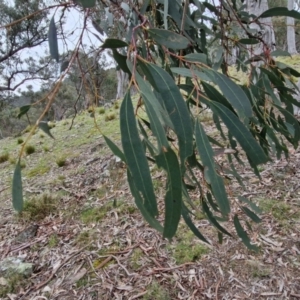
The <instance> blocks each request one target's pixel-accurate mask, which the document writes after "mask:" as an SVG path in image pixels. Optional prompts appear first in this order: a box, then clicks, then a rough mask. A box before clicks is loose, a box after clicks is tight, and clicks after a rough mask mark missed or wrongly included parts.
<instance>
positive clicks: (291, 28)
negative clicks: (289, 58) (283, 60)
mask: <svg viewBox="0 0 300 300" xmlns="http://www.w3.org/2000/svg"><path fill="white" fill-rule="evenodd" d="M287 7H288V9H289V10H292V9H293V8H294V0H288V3H287ZM286 25H287V35H286V38H287V48H288V52H289V53H290V54H296V53H298V52H297V49H296V36H295V20H294V18H291V17H287V18H286Z"/></svg>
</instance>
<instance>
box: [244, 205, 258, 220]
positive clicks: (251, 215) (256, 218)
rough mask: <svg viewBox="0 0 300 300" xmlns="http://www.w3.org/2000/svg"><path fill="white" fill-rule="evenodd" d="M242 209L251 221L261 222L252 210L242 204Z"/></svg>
mask: <svg viewBox="0 0 300 300" xmlns="http://www.w3.org/2000/svg"><path fill="white" fill-rule="evenodd" d="M242 210H243V211H244V213H245V214H246V215H247V216H248V217H249V218H250V219H251V220H252V221H253V222H255V223H260V222H261V218H260V217H259V216H257V215H256V214H255V213H254V212H253V211H252V210H250V209H249V208H248V207H247V206H242Z"/></svg>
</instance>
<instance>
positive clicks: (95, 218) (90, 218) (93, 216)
mask: <svg viewBox="0 0 300 300" xmlns="http://www.w3.org/2000/svg"><path fill="white" fill-rule="evenodd" d="M112 209H113V205H112V203H107V204H105V205H103V206H102V207H95V208H88V209H86V210H84V211H83V212H82V213H81V220H82V222H83V223H93V222H100V221H101V220H102V219H103V218H105V217H106V214H107V212H109V211H110V210H112Z"/></svg>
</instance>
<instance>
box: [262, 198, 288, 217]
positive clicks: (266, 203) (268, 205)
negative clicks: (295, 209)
mask: <svg viewBox="0 0 300 300" xmlns="http://www.w3.org/2000/svg"><path fill="white" fill-rule="evenodd" d="M259 207H260V208H261V209H262V210H263V211H264V212H267V213H271V214H272V215H273V217H274V218H275V219H277V220H286V219H288V217H289V215H291V213H292V211H291V210H292V208H291V206H290V205H289V204H287V203H285V202H283V201H278V200H274V199H260V200H259Z"/></svg>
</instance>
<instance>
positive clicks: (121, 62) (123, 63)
mask: <svg viewBox="0 0 300 300" xmlns="http://www.w3.org/2000/svg"><path fill="white" fill-rule="evenodd" d="M112 52H113V57H114V59H115V61H116V62H117V64H118V66H119V67H120V68H121V70H122V71H123V72H125V73H128V74H129V75H130V76H131V72H130V70H129V68H128V66H127V63H126V60H127V56H125V55H122V54H120V53H119V52H118V51H117V50H116V49H112Z"/></svg>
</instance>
